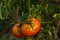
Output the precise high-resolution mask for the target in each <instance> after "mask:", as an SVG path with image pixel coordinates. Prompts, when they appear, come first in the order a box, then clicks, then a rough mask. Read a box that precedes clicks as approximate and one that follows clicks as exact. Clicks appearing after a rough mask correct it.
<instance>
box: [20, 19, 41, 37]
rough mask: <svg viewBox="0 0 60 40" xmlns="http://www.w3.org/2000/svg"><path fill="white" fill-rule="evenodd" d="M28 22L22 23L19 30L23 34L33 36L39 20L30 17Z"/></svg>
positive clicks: (37, 29)
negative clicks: (29, 22)
mask: <svg viewBox="0 0 60 40" xmlns="http://www.w3.org/2000/svg"><path fill="white" fill-rule="evenodd" d="M29 20H30V21H31V25H30V24H23V25H22V27H21V32H22V34H24V35H25V36H33V35H35V34H36V33H37V32H38V31H39V30H40V21H39V20H38V19H36V18H30V19H29Z"/></svg>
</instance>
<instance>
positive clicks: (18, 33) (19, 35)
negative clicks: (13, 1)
mask: <svg viewBox="0 0 60 40" xmlns="http://www.w3.org/2000/svg"><path fill="white" fill-rule="evenodd" d="M12 34H13V35H14V36H15V37H17V38H22V37H24V35H23V34H22V33H21V31H20V28H19V24H15V25H14V26H13V28H12Z"/></svg>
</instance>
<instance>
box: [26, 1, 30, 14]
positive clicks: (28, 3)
mask: <svg viewBox="0 0 60 40" xmlns="http://www.w3.org/2000/svg"><path fill="white" fill-rule="evenodd" d="M27 7H28V13H29V14H30V0H27Z"/></svg>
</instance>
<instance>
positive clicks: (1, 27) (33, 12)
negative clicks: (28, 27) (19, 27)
mask: <svg viewBox="0 0 60 40" xmlns="http://www.w3.org/2000/svg"><path fill="white" fill-rule="evenodd" d="M28 16H30V17H36V18H37V19H39V20H40V22H41V30H40V31H39V32H38V33H37V34H36V35H34V36H32V37H25V38H16V37H14V36H13V35H12V33H11V28H12V26H13V25H14V24H16V23H17V22H19V21H20V20H21V21H22V22H24V21H26V18H27V17H28ZM28 38H29V39H28ZM59 38H60V0H0V40H59Z"/></svg>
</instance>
